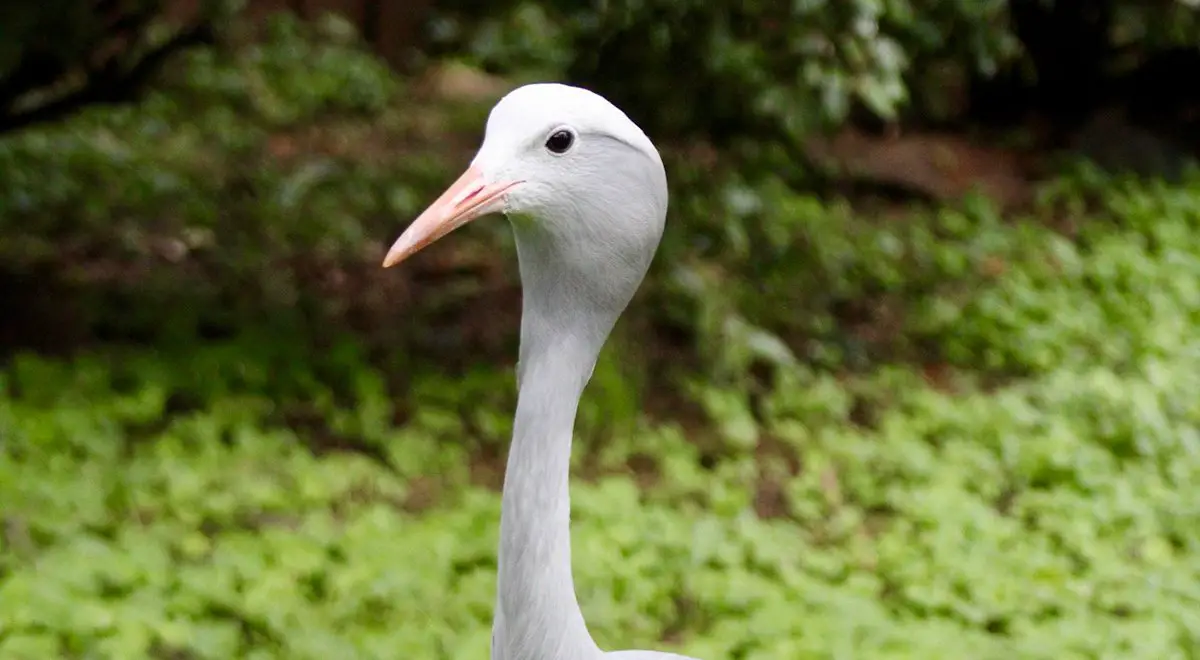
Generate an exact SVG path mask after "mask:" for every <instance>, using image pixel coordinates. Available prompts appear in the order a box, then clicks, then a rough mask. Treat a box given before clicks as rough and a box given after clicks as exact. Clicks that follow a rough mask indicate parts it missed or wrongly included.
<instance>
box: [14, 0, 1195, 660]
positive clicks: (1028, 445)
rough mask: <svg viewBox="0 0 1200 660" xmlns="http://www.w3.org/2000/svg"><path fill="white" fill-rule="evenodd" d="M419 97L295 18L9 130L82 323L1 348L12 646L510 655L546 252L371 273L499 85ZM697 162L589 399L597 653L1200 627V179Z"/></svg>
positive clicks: (20, 651)
mask: <svg viewBox="0 0 1200 660" xmlns="http://www.w3.org/2000/svg"><path fill="white" fill-rule="evenodd" d="M654 4H655V3H646V6H653V5H654ZM659 4H661V3H659ZM801 4H803V3H801ZM866 4H870V3H866ZM947 4H955V5H957V3H947ZM964 6H965V5H964ZM560 64H561V63H560ZM560 64H556V65H555V66H558V65H560ZM421 87H422V86H421V85H418V84H416V83H414V82H413V81H410V80H397V79H396V78H394V77H393V76H392V75H391V74H390V73H389V72H388V71H387V70H386V68H385V67H383V66H382V65H381V64H380V63H379V62H378V61H377V60H375V59H374V58H371V57H368V56H366V55H364V54H363V53H362V52H361V51H360V49H359V47H358V42H357V37H355V35H354V34H353V31H352V30H348V28H347V27H346V26H345V25H344V24H343V23H341V22H338V21H334V20H327V21H323V22H321V23H320V24H318V25H316V26H314V27H301V26H300V25H298V24H297V23H295V22H293V21H287V20H281V21H276V22H274V23H272V24H271V27H270V29H269V30H267V33H266V34H265V35H263V38H262V39H261V40H253V41H249V42H248V43H247V44H244V45H242V46H239V47H238V48H235V49H232V50H229V49H204V50H200V51H195V52H192V53H189V54H188V55H187V57H186V58H184V60H183V61H180V62H178V63H176V64H175V65H174V66H172V67H171V68H169V69H168V70H167V71H166V72H165V74H164V78H163V80H162V81H161V83H160V84H159V85H158V86H157V87H156V89H155V91H154V92H153V93H152V94H150V96H149V97H148V98H146V99H144V101H143V102H141V103H139V104H138V105H136V106H127V107H117V108H96V109H92V110H88V111H86V112H84V113H82V114H80V115H78V116H75V117H73V118H72V119H71V120H70V121H67V122H63V123H61V124H56V125H46V126H42V127H39V128H37V129H35V130H29V131H25V132H21V133H15V134H12V135H8V136H5V138H4V139H3V140H2V141H0V232H2V235H3V241H2V242H0V263H2V264H3V265H4V267H5V268H6V269H8V271H9V272H12V273H34V274H47V273H48V274H49V275H46V277H47V278H48V279H51V280H53V287H54V288H45V289H40V288H39V289H36V291H41V292H45V291H51V290H52V291H54V292H55V295H56V296H59V297H56V298H54V304H53V305H46V306H52V307H54V309H55V311H56V313H58V314H60V316H55V317H53V318H54V319H58V321H57V323H59V324H62V325H65V326H67V327H66V328H65V329H63V330H61V332H64V333H66V334H67V335H68V337H67V338H68V339H70V340H72V342H71V345H70V346H68V347H67V348H69V349H70V350H69V351H60V352H59V353H57V354H56V353H52V352H49V351H46V352H41V353H35V352H31V351H20V352H16V353H13V354H11V355H8V356H7V357H6V359H5V362H4V365H3V368H2V370H0V658H3V659H4V660H8V659H9V658H12V659H13V660H42V659H44V658H159V659H164V658H187V659H202V658H214V659H215V658H220V659H226V658H248V659H262V660H265V659H267V658H288V659H306V658H312V659H314V660H315V659H324V658H397V659H400V658H405V659H407V658H420V659H426V658H428V659H442V658H444V659H455V660H457V659H458V658H483V657H486V653H487V648H488V639H489V633H490V617H491V611H492V604H493V602H494V601H493V588H494V569H495V555H494V552H495V545H496V534H497V527H498V517H499V497H498V493H497V490H496V489H497V486H498V485H499V475H500V472H499V471H500V470H501V469H502V467H503V460H502V459H503V456H504V447H505V443H506V441H507V438H508V435H509V432H510V430H511V427H510V420H509V415H510V414H511V409H512V402H513V396H514V391H513V390H514V382H513V381H514V379H513V377H512V373H511V364H512V361H513V360H514V359H515V354H514V353H513V351H512V348H513V345H514V344H513V342H514V337H513V332H514V330H515V324H514V323H513V322H512V321H513V320H514V319H515V314H516V297H515V295H513V293H514V290H513V287H514V284H515V282H514V278H515V274H516V269H515V256H514V255H513V253H512V250H511V242H510V239H509V237H508V235H507V233H506V230H505V227H504V226H503V223H502V222H498V221H497V222H493V223H490V225H489V224H485V223H481V224H480V225H479V226H473V227H472V228H471V229H469V230H466V231H464V232H463V233H462V234H460V235H456V236H455V237H454V240H453V241H449V242H448V244H447V245H446V246H440V247H438V248H437V249H436V251H433V253H432V254H430V255H424V256H422V257H421V258H419V259H416V260H414V262H413V264H411V265H406V267H405V269H403V272H390V271H389V272H387V273H384V272H381V271H380V270H379V269H378V259H379V257H380V256H381V254H382V250H383V247H384V245H385V244H386V243H387V242H388V241H390V240H391V239H393V238H394V236H395V235H396V233H397V232H398V231H399V230H400V229H401V227H402V226H403V225H404V223H405V222H406V221H407V218H409V217H411V216H412V214H414V213H415V212H417V211H418V210H419V208H420V207H421V206H422V205H423V204H424V203H425V202H427V201H428V200H429V199H432V196H433V195H435V194H436V193H437V192H438V188H439V187H440V186H442V185H444V184H445V183H446V182H447V181H448V180H449V179H448V177H449V176H452V175H453V174H454V170H456V169H458V168H459V167H460V166H461V163H462V162H463V161H465V158H466V156H467V155H469V154H470V152H471V149H472V148H473V147H474V145H475V142H476V141H477V140H478V136H479V130H480V129H479V127H480V126H481V125H482V118H483V116H484V113H485V112H486V109H487V107H486V106H487V104H483V105H479V104H475V103H465V102H455V101H448V100H446V99H443V98H439V97H437V96H436V95H434V94H430V93H428V92H426V91H421ZM664 151H666V152H667V159H668V162H669V163H670V170H671V173H672V178H673V203H672V204H673V206H672V216H671V218H670V220H669V222H670V228H669V230H668V236H667V237H666V240H665V242H664V246H663V249H662V251H661V252H660V255H659V259H658V261H657V262H656V265H655V268H654V271H653V273H652V275H651V278H650V281H648V282H647V284H646V287H645V291H644V292H643V295H641V296H639V298H638V300H637V301H636V302H635V303H634V308H632V309H631V310H630V313H629V315H628V317H627V318H626V319H625V320H624V321H623V322H622V328H621V329H620V331H619V332H618V335H619V336H618V337H617V338H616V340H615V341H614V342H613V344H612V345H611V346H610V348H609V349H608V350H607V351H606V354H605V357H604V359H603V362H602V364H601V365H600V366H599V367H598V368H597V372H596V376H595V379H594V381H593V383H592V386H591V387H590V388H589V390H588V394H587V396H586V398H585V401H584V404H583V406H582V409H581V412H580V416H581V429H580V434H579V444H578V446H577V449H576V453H575V458H576V461H577V465H576V472H575V477H576V479H575V482H574V488H573V502H572V504H573V510H574V521H575V524H574V528H573V531H574V543H575V548H574V561H575V566H576V579H577V581H578V590H579V594H580V600H581V602H582V604H583V607H584V610H585V613H586V615H587V617H588V620H589V622H590V624H591V626H592V628H593V631H594V633H595V635H596V637H597V638H598V640H599V641H600V642H601V644H602V645H604V646H606V647H641V648H651V647H653V648H671V649H676V650H679V651H681V652H685V653H688V654H690V655H695V656H697V657H700V658H706V659H709V660H719V659H727V658H728V659H736V660H791V659H806V658H813V659H816V658H831V657H836V658H871V659H881V660H889V659H892V660H900V659H907V660H915V659H918V658H920V659H925V658H979V659H981V660H989V659H996V660H1000V659H1005V660H1008V659H1022V660H1041V659H1047V660H1049V659H1054V660H1074V659H1080V660H1082V659H1105V660H1108V659H1116V658H1120V659H1122V660H1125V659H1128V660H1174V659H1179V660H1183V659H1185V658H1195V657H1198V656H1200V524H1198V523H1200V497H1197V496H1196V495H1195V484H1196V483H1198V482H1200V398H1197V396H1196V392H1198V391H1200V341H1198V340H1196V339H1193V337H1194V335H1195V333H1194V332H1192V331H1191V330H1192V329H1193V328H1195V327H1196V326H1197V324H1200V177H1197V176H1190V177H1188V178H1186V179H1185V180H1184V181H1183V182H1182V183H1179V184H1176V185H1166V184H1164V183H1161V182H1154V181H1151V182H1138V181H1134V180H1125V179H1120V178H1108V177H1104V176H1102V175H1099V174H1097V173H1095V172H1093V171H1091V170H1089V169H1086V168H1081V169H1079V170H1078V171H1075V172H1073V173H1071V174H1067V175H1063V176H1062V177H1060V178H1058V179H1056V180H1054V181H1052V182H1050V183H1048V184H1045V185H1043V186H1042V187H1041V188H1040V189H1039V191H1038V192H1039V194H1038V196H1037V197H1038V199H1037V202H1036V203H1035V204H1033V205H1032V206H1031V207H1030V208H1029V209H1026V210H1024V211H1022V212H1021V213H1018V214H1002V213H1000V212H999V211H998V210H997V209H996V208H995V206H994V205H993V204H992V203H990V202H988V201H987V200H985V199H983V198H981V197H970V198H968V199H966V200H964V201H962V202H961V203H956V204H954V205H951V206H945V207H937V208H931V207H924V206H921V207H918V206H910V207H904V208H901V209H899V210H897V209H895V208H887V209H883V210H879V209H875V208H871V209H869V210H864V209H863V208H859V207H856V206H855V205H854V204H851V203H850V202H848V201H838V200H831V199H823V198H819V197H817V196H813V195H809V194H805V193H800V192H797V191H796V190H794V189H793V188H792V187H790V186H788V185H787V183H786V182H785V181H783V180H782V177H779V176H775V175H773V174H761V173H759V172H760V171H765V172H770V171H771V168H769V167H754V168H748V169H746V170H741V168H740V165H741V164H742V163H741V162H739V161H737V160H736V159H734V160H733V162H731V163H728V164H726V165H724V166H720V167H718V166H710V165H706V164H704V162H703V161H702V159H697V158H694V157H691V156H690V155H689V154H690V152H689V151H688V149H687V145H683V146H681V144H679V143H676V142H668V143H666V144H664ZM755 163H756V164H758V165H762V163H763V161H755ZM364 253H366V254H364ZM21 281H23V282H26V283H27V284H25V286H34V285H30V284H28V281H29V280H21ZM38 286H41V285H38ZM45 286H47V287H49V286H50V285H49V284H47V285H45ZM47 295H48V294H47ZM30 313H31V314H32V312H30ZM62 319H66V321H63V320H62ZM497 326H502V329H501V330H497V329H496V327H497ZM48 329H53V330H55V332H53V333H50V334H57V333H58V332H59V330H58V329H57V328H50V326H48V325H47V326H44V327H43V330H48ZM43 334H45V333H44V332H43ZM634 336H637V337H641V338H646V337H650V338H653V339H652V340H651V341H650V342H649V343H640V345H638V344H639V342H634V341H633V339H632V338H633V337H634ZM80 338H86V339H88V341H87V342H78V341H76V340H78V339H80ZM97 338H100V339H101V340H97ZM57 348H60V349H61V348H62V347H57ZM643 411H645V412H643Z"/></svg>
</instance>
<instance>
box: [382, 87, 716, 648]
mask: <svg viewBox="0 0 1200 660" xmlns="http://www.w3.org/2000/svg"><path fill="white" fill-rule="evenodd" d="M667 198H668V195H667V180H666V173H665V171H664V169H663V164H662V160H661V158H660V156H659V154H658V151H657V149H655V147H654V145H653V143H652V142H651V141H650V139H649V138H648V137H646V135H645V133H643V132H642V130H641V129H640V128H638V126H637V125H636V124H634V123H633V121H631V120H630V119H629V118H628V117H627V116H626V115H625V113H623V112H622V111H621V110H619V109H618V108H617V107H616V106H614V105H612V104H611V103H609V102H608V101H607V100H605V99H604V98H603V97H601V96H599V95H597V94H595V93H593V92H590V91H588V90H585V89H581V88H578V87H571V86H567V85H560V84H551V83H543V84H533V85H525V86H523V87H519V88H517V89H515V90H513V91H512V92H510V93H509V94H508V95H506V96H505V97H504V98H502V99H501V100H500V101H499V102H498V103H497V104H496V106H495V107H494V108H493V109H492V111H491V114H490V115H489V117H488V122H487V129H486V133H485V136H484V140H483V144H482V145H481V146H480V148H479V151H478V153H477V154H476V156H475V158H474V159H473V160H472V162H471V165H470V167H468V168H467V171H466V172H465V173H464V174H463V175H462V176H461V177H460V178H459V179H458V181H456V182H455V183H454V184H452V185H451V186H450V188H448V189H447V191H446V192H445V193H443V195H442V196H441V197H439V198H438V200H437V201H435V202H434V203H433V204H432V205H431V206H430V207H429V209H427V210H426V211H425V212H424V213H422V214H421V215H420V216H419V217H418V218H417V219H416V220H415V221H413V223H412V225H410V226H409V228H408V229H407V230H406V231H405V232H404V233H403V234H402V235H401V236H400V238H399V239H397V241H396V243H395V244H394V245H393V246H392V248H391V250H390V251H389V252H388V255H387V257H386V258H385V260H384V266H385V267H387V266H391V265H394V264H396V263H399V262H400V261H402V260H404V259H406V258H407V257H408V256H410V255H412V254H413V253H415V252H417V251H418V250H420V249H421V248H423V247H425V246H426V245H428V244H430V243H432V242H433V241H436V240H437V239H439V238H441V237H442V236H444V235H446V234H448V233H449V232H451V231H453V230H454V229H456V228H458V227H460V226H462V225H464V224H466V223H468V222H470V221H471V220H474V219H475V218H478V217H480V216H482V215H485V214H488V213H492V212H502V213H504V214H506V215H508V216H509V219H510V223H511V225H512V228H513V234H514V237H515V239H516V246H517V256H518V261H519V265H520V274H521V284H522V289H523V296H522V309H521V345H520V353H519V358H518V362H517V383H518V389H519V393H518V397H517V409H516V414H515V418H514V422H513V438H512V446H511V448H510V450H509V455H508V464H507V468H506V471H505V478H504V490H503V494H502V505H501V516H500V547H499V553H498V558H499V561H498V566H499V567H498V572H497V588H496V611H495V615H494V619H493V625H492V652H491V654H492V660H693V659H689V658H684V657H683V656H678V655H671V654H665V653H658V652H652V651H619V652H613V653H604V652H603V651H601V650H600V648H599V647H598V646H597V645H596V643H595V641H594V640H593V639H592V636H591V634H590V633H589V632H588V628H587V624H586V623H585V622H584V619H583V614H582V612H581V610H580V607H579V602H578V600H577V598H576V595H575V586H574V579H573V576H572V571H571V539H570V496H569V487H568V483H569V476H570V463H571V439H572V432H573V427H574V423H575V415H576V411H577V409H578V406H579V399H580V397H581V396H582V394H583V389H584V387H585V386H586V385H587V382H588V380H589V379H590V378H591V375H592V369H593V368H594V366H595V364H596V359H597V357H598V356H599V353H600V349H601V348H602V347H603V345H604V342H605V340H606V339H607V338H608V335H609V333H610V332H611V331H612V328H613V325H614V324H615V323H616V321H617V318H618V317H619V316H620V315H621V313H622V312H623V311H624V309H625V307H626V306H627V305H628V304H629V301H630V299H631V298H632V297H633V294H634V292H635V291H636V290H637V287H638V286H639V285H640V283H641V281H642V279H643V278H644V277H645V274H646V271H647V269H648V268H649V266H650V262H651V261H652V260H653V258H654V253H655V251H656V250H657V248H658V243H659V241H660V239H661V237H662V232H663V227H664V225H665V221H666V212H667Z"/></svg>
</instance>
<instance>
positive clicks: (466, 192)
mask: <svg viewBox="0 0 1200 660" xmlns="http://www.w3.org/2000/svg"><path fill="white" fill-rule="evenodd" d="M519 183H521V182H520V181H512V182H506V183H484V181H483V172H480V171H479V169H478V168H476V167H475V166H474V165H472V166H471V167H468V168H467V171H466V172H463V174H462V176H460V177H458V180H457V181H455V182H454V183H453V184H451V185H450V187H449V188H447V189H446V192H444V193H442V195H441V197H438V198H437V200H436V201H435V202H434V203H433V204H430V205H429V208H427V209H425V211H424V212H423V213H421V215H419V216H417V219H416V220H414V221H413V223H412V224H411V225H409V226H408V229H406V230H404V233H403V234H401V235H400V238H398V239H396V242H395V243H394V244H392V249H390V250H388V253H387V256H386V257H384V259H383V267H384V268H390V267H391V266H395V265H396V264H398V263H400V262H401V261H404V260H405V259H407V258H409V257H410V256H412V255H414V254H416V253H417V252H419V251H420V250H421V249H423V248H424V247H425V246H427V245H430V244H431V243H433V242H434V241H436V240H438V239H439V238H441V237H443V236H445V235H446V234H449V233H450V232H452V231H454V230H455V229H458V228H459V227H461V226H463V225H465V224H467V223H468V222H470V221H472V220H474V219H475V218H478V217H480V216H483V215H487V214H488V213H494V212H496V211H502V210H504V194H505V193H506V192H508V191H509V190H510V189H512V188H513V186H516V185H517V184H519Z"/></svg>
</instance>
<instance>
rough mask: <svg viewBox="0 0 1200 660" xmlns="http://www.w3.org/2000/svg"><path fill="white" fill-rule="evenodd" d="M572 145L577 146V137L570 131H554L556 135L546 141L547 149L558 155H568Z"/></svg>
mask: <svg viewBox="0 0 1200 660" xmlns="http://www.w3.org/2000/svg"><path fill="white" fill-rule="evenodd" d="M572 144H575V135H574V134H573V133H571V131H568V130H562V131H554V134H553V135H551V136H550V137H549V138H547V139H546V148H547V149H549V150H550V151H552V152H554V153H556V154H561V153H566V151H567V149H570V148H571V145H572Z"/></svg>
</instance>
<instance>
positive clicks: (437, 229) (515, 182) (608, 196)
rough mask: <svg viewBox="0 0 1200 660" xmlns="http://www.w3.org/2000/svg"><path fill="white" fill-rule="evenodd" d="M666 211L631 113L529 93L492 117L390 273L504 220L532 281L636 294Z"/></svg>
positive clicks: (407, 236)
mask: <svg viewBox="0 0 1200 660" xmlns="http://www.w3.org/2000/svg"><path fill="white" fill-rule="evenodd" d="M666 210H667V183H666V174H665V172H664V170H663V165H662V160H661V158H660V156H659V154H658V151H657V150H656V149H655V147H654V144H653V143H651V142H650V139H649V138H647V137H646V135H645V133H643V132H642V130H641V129H640V128H638V126H637V125H636V124H634V123H633V121H631V120H630V119H629V117H628V116H626V115H625V113H624V112H622V111H621V110H620V109H618V108H617V107H616V106H614V105H613V104H611V103H609V102H608V101H607V100H606V99H604V98H603V97H602V96H600V95H598V94H595V93H593V92H591V91H588V90H585V89H582V88H579V87H572V86H568V85H561V84H554V83H540V84H532V85H525V86H523V87H519V88H517V89H515V90H513V91H512V92H510V93H509V94H507V95H506V96H504V97H503V98H502V99H500V101H499V102H498V103H497V104H496V106H495V107H494V108H493V109H492V111H491V114H490V115H489V116H488V121H487V128H486V131H485V134H484V139H483V144H482V145H481V146H480V147H479V151H478V152H477V153H476V155H475V158H474V159H473V160H472V161H471V164H470V166H469V167H468V168H467V169H466V171H465V172H464V173H463V174H462V175H461V176H460V177H459V178H458V180H456V181H455V182H454V183H453V184H451V185H450V187H449V188H447V189H446V191H445V192H444V193H442V195H441V196H440V197H438V198H437V200H436V201H434V202H433V203H432V204H431V205H430V206H429V207H428V208H427V209H426V210H425V211H424V212H423V213H421V215H420V216H418V217H417V219H416V220H414V221H413V223H412V224H411V225H410V226H409V227H408V229H407V230H405V232H404V233H403V234H402V235H401V236H400V238H399V239H397V240H396V242H395V244H394V245H392V248H391V249H390V250H389V251H388V254H387V257H386V258H385V259H384V262H383V265H384V267H385V268H386V267H389V266H393V265H395V264H398V263H400V262H401V261H403V260H405V259H407V258H408V257H410V256H411V255H413V254H415V253H416V252H418V251H420V250H421V249H422V248H424V247H426V246H428V245H430V244H431V243H433V242H434V241H437V240H438V239H440V238H441V237H443V236H445V235H446V234H449V233H450V232H452V231H454V230H455V229H457V228H459V227H462V226H464V225H466V224H467V223H469V222H471V221H473V220H475V219H477V218H479V217H482V216H485V215H488V214H491V213H497V212H498V213H504V214H506V215H508V216H509V217H510V219H511V220H512V224H513V228H514V232H515V234H516V239H517V248H518V252H519V253H520V258H521V261H522V279H523V280H529V279H530V278H531V277H533V276H534V273H533V272H532V271H533V270H534V268H535V267H536V270H537V272H538V274H539V275H541V276H543V277H550V278H554V279H559V280H562V278H566V279H567V280H571V279H576V280H584V279H587V280H592V281H593V283H594V282H595V281H597V280H606V281H608V283H609V284H610V285H611V286H610V287H606V288H613V289H614V292H616V291H615V290H617V289H620V290H624V289H626V288H628V286H627V285H628V284H631V285H632V287H633V288H635V289H636V286H637V283H638V282H639V281H640V280H641V278H642V276H643V275H644V274H645V270H646V268H647V267H648V266H649V263H650V261H651V260H652V258H653V255H654V251H655V249H656V248H657V246H658V242H659V240H660V238H661V236H662V231H663V225H664V222H665V217H666ZM527 262H528V263H527ZM527 265H528V266H529V267H530V268H529V269H528V270H529V271H530V272H528V273H527ZM549 271H554V272H552V273H551V272H549ZM527 275H529V276H530V277H527ZM529 285H530V282H529V281H526V286H527V288H528V286H529ZM593 288H594V287H593ZM628 293H630V294H631V293H632V292H628ZM618 297H624V298H626V302H627V298H628V296H618ZM614 302H618V301H614ZM620 305H621V306H622V307H623V306H624V303H623V302H621V303H620Z"/></svg>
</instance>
